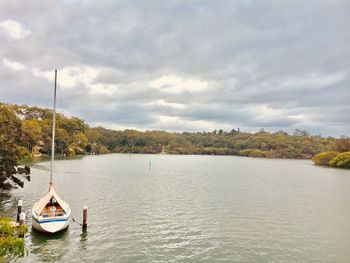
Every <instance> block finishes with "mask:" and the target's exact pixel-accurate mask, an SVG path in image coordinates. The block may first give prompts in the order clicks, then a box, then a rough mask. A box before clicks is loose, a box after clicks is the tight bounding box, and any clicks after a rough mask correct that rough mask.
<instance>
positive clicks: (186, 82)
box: [150, 75, 208, 94]
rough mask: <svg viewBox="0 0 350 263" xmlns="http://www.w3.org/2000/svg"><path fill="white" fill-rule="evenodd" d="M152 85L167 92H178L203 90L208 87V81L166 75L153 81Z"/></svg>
mask: <svg viewBox="0 0 350 263" xmlns="http://www.w3.org/2000/svg"><path fill="white" fill-rule="evenodd" d="M150 86H151V87H152V88H155V89H159V90H162V91H165V92H169V93H177V94H178V93H182V92H184V91H189V92H197V91H203V90H205V89H207V88H208V83H207V82H206V81H201V80H198V79H194V78H187V79H184V78H181V77H179V76H176V75H166V76H162V77H160V78H157V79H155V80H153V81H151V82H150Z"/></svg>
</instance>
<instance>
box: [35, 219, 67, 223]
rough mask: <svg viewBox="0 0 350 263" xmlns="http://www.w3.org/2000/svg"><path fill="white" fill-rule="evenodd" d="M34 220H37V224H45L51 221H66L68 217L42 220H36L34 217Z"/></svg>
mask: <svg viewBox="0 0 350 263" xmlns="http://www.w3.org/2000/svg"><path fill="white" fill-rule="evenodd" d="M34 220H35V221H36V222H38V223H39V224H45V223H51V222H62V221H68V218H67V219H54V220H42V221H38V220H37V219H36V218H34Z"/></svg>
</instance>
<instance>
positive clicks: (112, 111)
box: [0, 0, 350, 135]
mask: <svg viewBox="0 0 350 263" xmlns="http://www.w3.org/2000/svg"><path fill="white" fill-rule="evenodd" d="M349 12H350V4H349V2H348V1H345V0H337V1H327V0H318V1H316V0H313V1H236V2H233V1H204V2H203V1H176V0H170V1H136V0H135V1H108V0H102V1H97V2H96V1H85V0H82V1H53V0H51V1H45V2H43V1H39V0H34V1H31V2H30V3H28V1H24V0H22V1H10V0H5V1H2V2H1V3H0V22H1V21H3V20H6V19H13V20H15V21H18V22H20V23H22V24H23V26H24V27H25V28H27V29H28V30H30V31H31V34H30V35H28V36H27V37H26V38H25V39H24V40H16V41H14V40H11V39H8V38H5V37H3V36H2V35H1V34H0V56H1V57H0V58H1V59H4V58H6V59H9V60H11V61H18V62H21V63H23V64H24V65H25V66H26V67H28V68H29V69H33V68H39V69H41V70H52V69H53V68H55V67H58V69H62V68H65V67H72V66H76V67H92V68H96V69H98V70H99V75H98V76H97V77H96V78H95V79H94V80H93V83H91V84H112V85H116V86H118V89H117V90H116V91H115V92H114V93H112V94H92V93H91V92H89V87H87V86H85V84H84V83H78V84H77V85H76V86H75V87H73V88H70V89H62V90H61V99H62V101H63V102H64V106H65V107H66V111H67V112H69V114H73V115H78V116H80V117H82V118H83V119H85V120H87V121H90V122H94V123H95V122H96V123H97V122H103V123H106V124H107V125H109V124H110V125H111V126H112V125H113V124H119V126H123V125H125V127H127V126H130V125H137V126H138V127H144V128H145V129H158V128H162V129H171V130H179V129H178V128H176V125H174V124H162V123H159V118H158V117H159V116H169V117H178V118H179V120H184V121H186V125H187V126H186V127H188V128H189V127H191V124H190V123H191V121H193V122H194V124H193V125H195V122H196V121H204V122H208V123H212V124H215V125H217V127H218V128H220V127H221V126H225V127H229V126H230V125H239V126H241V127H242V128H243V127H246V128H247V129H251V130H254V128H256V129H257V128H260V127H270V128H269V129H271V130H277V129H280V128H283V129H286V130H288V131H290V130H293V129H294V128H308V129H310V130H311V131H313V132H315V133H319V132H321V133H323V134H331V135H340V134H341V133H344V131H346V130H349V128H350V122H349V120H348V118H347V117H346V116H348V115H349V114H348V112H349V111H348V110H349V108H348V107H345V105H347V104H348V101H350V87H349V83H350V75H349V74H350V66H349V63H348V61H349V59H350V49H349V47H348V43H349V42H350V31H349V30H348V28H347V27H348V24H349V18H348V14H349ZM0 63H2V61H0ZM0 70H1V72H0V80H1V81H0V91H1V94H0V96H1V100H4V101H7V102H14V103H27V104H36V105H44V106H49V105H50V103H51V100H50V92H47V89H48V88H51V86H52V83H51V82H50V81H47V80H45V79H41V78H37V77H35V76H32V75H31V74H30V73H28V72H27V71H23V72H22V71H16V72H11V71H10V70H9V69H6V68H5V67H4V66H3V65H2V66H1V67H0ZM342 73H344V77H343V78H340V77H339V79H338V81H337V78H336V77H334V76H337V74H342ZM164 75H176V76H179V77H182V78H184V79H186V78H190V79H198V80H201V81H205V82H207V83H208V85H209V86H208V89H207V90H203V91H198V92H190V91H183V92H181V93H179V94H172V93H167V92H165V91H161V90H156V89H152V88H150V86H149V82H150V81H152V80H154V79H157V78H159V77H161V76H164ZM310 76H317V77H319V79H320V81H319V82H317V80H314V82H312V81H311V82H310V81H309V82H308V81H306V80H307V79H308V78H310ZM327 76H328V77H329V78H331V77H332V76H333V77H334V78H335V80H334V81H333V82H332V81H330V80H327ZM311 79H312V77H311ZM331 80H332V79H331ZM303 81H304V82H303ZM286 83H289V84H288V85H286ZM158 100H163V101H165V102H169V103H180V104H183V105H185V108H183V109H181V108H180V109H179V108H174V107H171V106H169V105H168V106H165V105H157V104H156V103H155V102H156V101H158ZM262 106H264V107H268V108H270V109H271V110H275V111H276V112H281V114H280V115H276V116H275V115H273V116H269V115H266V114H265V115H264V113H262V112H259V109H260V108H261V107H262ZM63 108H64V107H63ZM301 115H302V116H304V117H305V119H304V120H301V119H298V118H291V117H289V116H301ZM305 120H308V121H307V123H305ZM166 125H169V126H166ZM186 127H185V128H186Z"/></svg>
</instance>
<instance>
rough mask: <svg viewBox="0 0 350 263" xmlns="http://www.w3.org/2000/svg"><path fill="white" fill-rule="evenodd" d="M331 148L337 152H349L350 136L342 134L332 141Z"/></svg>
mask: <svg viewBox="0 0 350 263" xmlns="http://www.w3.org/2000/svg"><path fill="white" fill-rule="evenodd" d="M333 148H334V150H335V151H337V152H350V138H348V137H346V136H342V138H340V139H339V140H337V141H336V142H335V143H334V146H333Z"/></svg>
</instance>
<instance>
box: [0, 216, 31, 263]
mask: <svg viewBox="0 0 350 263" xmlns="http://www.w3.org/2000/svg"><path fill="white" fill-rule="evenodd" d="M27 231H28V228H27V227H26V226H25V225H23V226H20V227H19V228H15V227H14V226H13V225H12V223H11V220H10V219H9V218H0V261H1V262H2V260H4V257H7V256H24V253H25V247H24V239H23V238H20V237H18V236H23V235H24V234H25V233H26V232H27Z"/></svg>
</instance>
